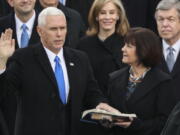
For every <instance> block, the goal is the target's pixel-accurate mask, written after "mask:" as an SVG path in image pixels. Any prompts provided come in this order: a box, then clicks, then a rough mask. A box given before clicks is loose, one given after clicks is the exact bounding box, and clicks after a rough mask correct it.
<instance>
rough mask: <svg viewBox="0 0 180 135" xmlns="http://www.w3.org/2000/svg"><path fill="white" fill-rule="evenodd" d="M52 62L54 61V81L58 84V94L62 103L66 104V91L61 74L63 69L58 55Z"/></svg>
mask: <svg viewBox="0 0 180 135" xmlns="http://www.w3.org/2000/svg"><path fill="white" fill-rule="evenodd" d="M54 62H55V77H56V81H57V84H58V89H59V95H60V98H61V101H62V103H63V104H66V91H65V83H64V75H63V70H62V67H61V64H60V63H59V62H60V59H59V57H58V56H56V57H55V59H54Z"/></svg>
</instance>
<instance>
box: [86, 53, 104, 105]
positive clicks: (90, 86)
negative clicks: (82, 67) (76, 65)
mask: <svg viewBox="0 0 180 135" xmlns="http://www.w3.org/2000/svg"><path fill="white" fill-rule="evenodd" d="M85 59H86V65H87V74H88V82H87V91H86V95H85V102H86V106H88V108H94V107H95V106H96V105H98V104H99V103H100V102H105V103H107V100H106V99H105V98H104V95H103V94H102V93H101V91H100V90H99V87H98V84H97V81H96V80H95V78H94V75H93V71H92V67H91V65H90V62H89V60H88V57H87V55H85Z"/></svg>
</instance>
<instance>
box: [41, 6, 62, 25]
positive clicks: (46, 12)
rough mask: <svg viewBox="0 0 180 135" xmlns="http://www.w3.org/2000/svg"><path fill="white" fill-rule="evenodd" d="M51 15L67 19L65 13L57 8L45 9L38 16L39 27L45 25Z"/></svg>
mask: <svg viewBox="0 0 180 135" xmlns="http://www.w3.org/2000/svg"><path fill="white" fill-rule="evenodd" d="M50 15H60V16H64V17H65V15H64V13H63V12H62V11H61V10H60V9H58V8H56V7H47V8H45V9H43V10H42V11H41V12H40V14H39V16H38V26H43V25H45V24H46V17H47V16H50Z"/></svg>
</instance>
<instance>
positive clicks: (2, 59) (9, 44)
mask: <svg viewBox="0 0 180 135" xmlns="http://www.w3.org/2000/svg"><path fill="white" fill-rule="evenodd" d="M14 50H15V40H14V39H12V30H11V29H6V30H5V32H3V33H2V34H1V37H0V70H2V69H5V67H6V63H7V60H8V58H9V57H10V56H11V55H12V54H13V53H14Z"/></svg>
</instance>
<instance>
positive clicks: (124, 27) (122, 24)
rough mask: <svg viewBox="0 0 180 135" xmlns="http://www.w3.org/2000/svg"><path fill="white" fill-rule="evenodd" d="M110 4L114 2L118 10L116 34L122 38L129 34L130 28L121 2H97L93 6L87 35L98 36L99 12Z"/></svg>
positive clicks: (109, 0) (101, 0)
mask: <svg viewBox="0 0 180 135" xmlns="http://www.w3.org/2000/svg"><path fill="white" fill-rule="evenodd" d="M109 2H112V3H113V4H114V5H115V6H116V8H117V10H118V16H119V20H118V21H117V23H116V28H115V32H116V33H117V34H119V35H122V36H124V35H125V34H126V33H127V31H128V29H129V27H130V26H129V22H128V19H127V16H126V13H125V10H124V7H123V4H122V2H121V0H95V1H94V3H93V4H92V7H91V9H90V12H89V16H88V22H89V28H88V30H87V32H86V34H87V35H96V34H98V32H99V23H98V21H97V20H96V18H97V16H98V15H99V12H100V11H101V9H102V7H103V6H104V5H105V4H106V3H109Z"/></svg>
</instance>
